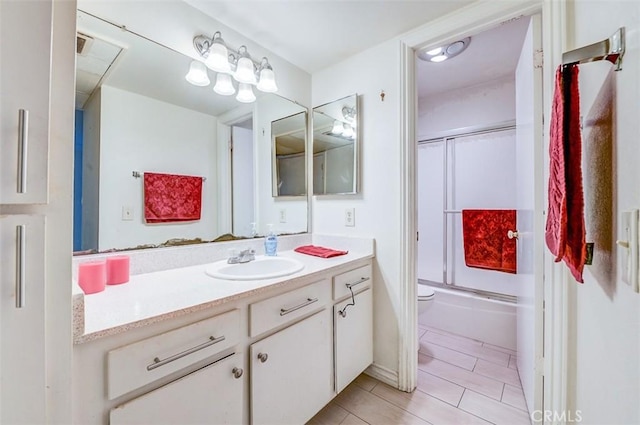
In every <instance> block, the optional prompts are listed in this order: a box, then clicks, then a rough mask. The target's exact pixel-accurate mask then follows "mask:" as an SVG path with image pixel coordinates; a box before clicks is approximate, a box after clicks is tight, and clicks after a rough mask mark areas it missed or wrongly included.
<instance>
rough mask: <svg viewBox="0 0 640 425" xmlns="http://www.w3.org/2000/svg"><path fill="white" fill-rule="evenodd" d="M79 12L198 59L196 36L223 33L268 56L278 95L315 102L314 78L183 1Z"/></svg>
mask: <svg viewBox="0 0 640 425" xmlns="http://www.w3.org/2000/svg"><path fill="white" fill-rule="evenodd" d="M78 9H81V10H84V11H87V12H89V13H92V14H95V15H97V16H100V17H102V18H105V19H108V20H111V21H113V22H115V23H117V24H120V25H125V26H126V27H127V29H129V30H131V31H134V32H136V33H138V34H141V35H143V36H145V37H148V38H151V39H152V40H156V41H157V42H159V43H161V44H163V45H165V46H168V47H170V48H172V49H174V50H177V51H178V52H181V53H183V54H185V55H187V56H190V57H192V58H194V59H196V58H197V53H196V51H195V49H194V48H193V37H195V36H196V35H199V34H205V35H209V36H211V35H213V33H214V32H215V31H220V32H221V33H222V37H223V38H224V41H225V42H226V43H228V44H229V46H232V47H235V48H238V47H240V46H241V45H246V46H247V49H248V50H249V52H250V53H251V56H252V57H253V58H254V59H255V58H258V59H259V58H261V57H263V56H266V57H268V58H269V63H270V64H271V66H273V70H274V72H275V73H276V81H277V83H278V89H279V90H278V94H279V95H281V96H284V97H287V98H289V99H292V100H295V101H297V102H298V103H300V104H302V105H310V103H311V89H310V87H311V76H310V75H309V74H308V73H307V72H305V71H303V70H301V69H300V68H298V67H296V66H294V65H293V64H291V63H289V62H287V61H286V60H284V59H282V58H281V57H279V56H277V55H275V54H274V53H272V52H270V51H269V50H267V49H265V48H263V47H262V46H260V44H258V43H257V42H256V41H253V40H249V39H247V38H246V37H245V36H243V35H242V34H240V33H239V32H237V31H234V30H233V29H231V28H229V27H227V26H226V25H224V24H222V23H221V22H219V21H217V20H216V19H213V18H211V17H209V16H207V15H205V14H204V13H202V12H200V11H199V10H197V9H195V8H193V7H192V6H190V5H188V4H187V3H184V2H182V1H151V2H150V1H112V0H80V1H78Z"/></svg>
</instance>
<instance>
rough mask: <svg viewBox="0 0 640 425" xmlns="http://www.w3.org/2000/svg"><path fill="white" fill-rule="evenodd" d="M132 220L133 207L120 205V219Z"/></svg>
mask: <svg viewBox="0 0 640 425" xmlns="http://www.w3.org/2000/svg"><path fill="white" fill-rule="evenodd" d="M131 220H133V207H130V206H126V205H125V206H124V207H122V221H131Z"/></svg>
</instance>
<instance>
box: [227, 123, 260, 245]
mask: <svg viewBox="0 0 640 425" xmlns="http://www.w3.org/2000/svg"><path fill="white" fill-rule="evenodd" d="M231 140H232V141H233V148H232V150H231V162H232V173H233V185H232V186H233V234H234V235H236V236H251V230H252V229H251V223H254V222H255V221H256V219H255V217H254V211H253V195H254V194H253V187H254V184H253V131H252V130H248V129H246V128H242V127H235V126H234V127H231Z"/></svg>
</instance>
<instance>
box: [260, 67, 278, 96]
mask: <svg viewBox="0 0 640 425" xmlns="http://www.w3.org/2000/svg"><path fill="white" fill-rule="evenodd" d="M258 90H260V91H263V92H265V93H275V92H277V91H278V86H277V85H276V76H275V74H274V73H273V69H271V67H269V68H263V69H262V71H260V81H258Z"/></svg>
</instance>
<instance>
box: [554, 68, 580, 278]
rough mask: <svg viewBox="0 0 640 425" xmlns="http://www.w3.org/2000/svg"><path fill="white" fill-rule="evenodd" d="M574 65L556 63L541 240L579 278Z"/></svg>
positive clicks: (577, 101)
mask: <svg viewBox="0 0 640 425" xmlns="http://www.w3.org/2000/svg"><path fill="white" fill-rule="evenodd" d="M578 73H579V71H578V66H577V65H569V66H562V65H560V66H559V67H558V69H557V70H556V84H555V92H554V95H553V106H552V110H551V128H550V143H549V187H548V201H549V206H548V213H547V224H546V231H545V241H546V243H547V247H549V250H550V251H551V253H552V254H553V255H554V256H555V257H556V258H555V261H556V262H557V261H560V260H563V261H564V262H565V263H566V264H567V266H568V267H569V270H570V271H571V274H572V275H573V277H574V278H575V279H576V280H577V281H578V282H580V283H582V282H583V278H582V271H583V269H584V263H585V261H586V257H587V250H586V243H585V239H586V236H585V233H586V230H585V223H584V194H583V190H582V135H581V131H580V92H579V88H578Z"/></svg>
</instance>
